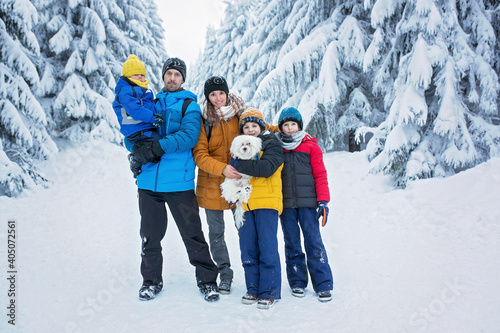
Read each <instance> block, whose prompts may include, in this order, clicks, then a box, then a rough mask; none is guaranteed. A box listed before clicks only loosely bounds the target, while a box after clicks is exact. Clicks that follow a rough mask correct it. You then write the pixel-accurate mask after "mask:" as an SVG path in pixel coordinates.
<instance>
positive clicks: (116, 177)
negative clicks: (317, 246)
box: [0, 142, 500, 332]
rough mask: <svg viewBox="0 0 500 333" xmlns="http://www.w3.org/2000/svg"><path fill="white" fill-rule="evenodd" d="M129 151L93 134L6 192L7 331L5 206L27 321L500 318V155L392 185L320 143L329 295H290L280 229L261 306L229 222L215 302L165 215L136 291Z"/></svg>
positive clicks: (206, 327)
mask: <svg viewBox="0 0 500 333" xmlns="http://www.w3.org/2000/svg"><path fill="white" fill-rule="evenodd" d="M126 154H127V153H126V151H125V150H124V149H123V148H121V147H117V146H113V145H110V144H106V143H97V142H94V143H92V144H87V145H86V146H82V147H80V148H79V149H69V150H66V151H65V152H62V153H61V154H59V156H58V159H57V160H56V161H53V162H50V163H46V165H44V166H43V170H44V172H45V173H46V175H47V176H48V177H49V178H51V179H52V180H53V181H54V184H52V185H51V186H50V187H49V188H48V189H37V190H36V191H33V192H31V193H27V194H26V195H25V196H24V197H22V198H18V199H9V198H6V197H1V198H0V221H1V225H2V228H1V230H0V239H1V244H2V245H1V247H0V260H1V262H2V263H3V264H2V265H1V273H0V276H2V278H1V281H0V295H1V296H0V305H1V308H2V309H4V310H3V314H2V316H1V318H3V319H2V320H1V323H0V331H1V332H6V331H11V330H13V329H14V328H13V327H12V326H11V325H9V324H8V323H7V321H8V320H9V318H8V317H7V316H6V314H7V313H8V310H7V306H8V304H9V303H8V302H9V298H8V297H7V290H8V289H9V286H8V280H7V279H6V278H5V275H6V274H7V273H6V272H7V271H8V268H7V245H6V239H7V236H6V235H7V221H8V220H9V219H15V220H16V221H17V226H16V228H17V238H16V242H17V258H16V259H17V263H18V267H17V270H18V276H17V278H18V280H17V286H16V289H17V293H18V298H17V303H16V305H17V309H16V310H17V318H16V326H15V329H17V331H19V332H142V331H144V332H304V331H306V330H307V331H308V332H498V331H499V330H500V316H499V315H498V309H500V287H499V281H500V237H499V236H500V235H499V224H500V205H499V204H498V202H499V198H500V159H499V158H494V159H492V160H490V161H488V162H486V163H483V164H481V165H479V166H477V167H475V168H474V169H471V170H468V171H465V172H462V173H460V174H458V175H455V176H453V177H449V178H446V179H431V180H424V181H418V182H416V183H413V184H411V185H410V186H409V187H408V188H407V189H405V190H394V189H392V188H391V187H390V185H389V184H388V180H387V178H385V177H384V176H382V175H372V174H368V173H367V171H368V170H369V166H368V162H367V161H366V158H365V157H364V153H354V154H351V153H346V152H337V153H330V154H326V155H325V163H326V165H327V168H328V172H329V180H330V188H331V192H332V195H333V199H332V203H331V205H330V212H331V214H330V218H329V222H328V224H327V225H326V227H325V228H322V233H323V240H324V243H325V245H326V248H327V251H328V255H329V260H330V262H331V265H332V270H333V273H334V279H335V289H334V293H333V295H334V298H333V300H332V301H331V302H329V303H324V304H323V303H320V302H318V301H317V298H316V296H315V294H314V293H313V292H312V288H308V289H307V291H308V293H307V295H306V297H305V298H303V299H298V298H295V297H293V296H291V294H290V292H289V289H288V285H287V283H286V277H285V272H284V256H283V242H282V240H281V239H282V234H281V230H279V234H278V236H279V238H280V255H281V261H282V270H283V273H282V274H283V286H282V300H281V301H280V302H279V303H278V304H277V305H276V306H275V307H274V308H272V309H271V310H267V311H266V310H259V309H257V308H256V307H255V306H248V305H243V304H241V302H240V299H241V296H242V295H243V294H244V293H245V287H244V278H243V269H242V267H241V262H240V259H239V248H238V236H237V232H236V230H235V228H234V226H233V225H232V223H228V225H227V226H226V232H227V234H226V239H227V242H228V247H229V250H230V255H231V259H232V263H233V268H234V271H235V280H234V285H233V291H232V293H231V294H230V295H228V296H221V300H220V301H219V302H216V303H207V302H205V301H204V300H203V298H202V296H201V294H200V292H199V291H198V289H197V287H196V283H195V279H194V269H193V267H192V266H190V265H189V263H188V259H187V255H186V252H185V249H184V246H183V244H182V242H181V239H180V236H179V233H178V231H177V228H176V227H175V224H174V223H172V218H171V216H169V219H170V220H169V222H170V223H169V227H168V230H167V235H166V237H165V239H164V241H163V253H164V257H165V262H164V272H163V273H164V282H165V288H164V290H163V291H162V293H161V294H160V295H159V296H158V297H157V298H156V299H155V300H153V301H149V302H141V301H139V300H138V298H137V292H138V289H139V287H140V284H141V276H140V273H139V263H140V255H139V252H140V238H139V213H138V209H137V198H136V188H135V184H134V181H133V178H132V175H131V173H130V171H129V169H128V163H127V159H126ZM201 217H202V221H203V223H204V224H206V223H205V215H204V212H203V211H201ZM226 221H231V218H230V216H229V214H228V215H227V220H226ZM204 230H207V228H206V225H204ZM206 235H207V233H206Z"/></svg>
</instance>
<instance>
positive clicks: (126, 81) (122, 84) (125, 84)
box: [115, 76, 139, 94]
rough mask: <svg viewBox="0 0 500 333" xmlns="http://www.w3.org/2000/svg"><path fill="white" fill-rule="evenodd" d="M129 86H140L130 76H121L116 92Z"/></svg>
mask: <svg viewBox="0 0 500 333" xmlns="http://www.w3.org/2000/svg"><path fill="white" fill-rule="evenodd" d="M128 86H136V87H139V86H138V85H137V84H135V83H134V82H132V81H130V80H129V79H128V78H126V77H125V76H120V78H119V79H118V82H116V87H115V94H116V93H117V92H118V90H120V89H121V88H123V87H128Z"/></svg>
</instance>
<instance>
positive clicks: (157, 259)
mask: <svg viewBox="0 0 500 333" xmlns="http://www.w3.org/2000/svg"><path fill="white" fill-rule="evenodd" d="M138 192H139V212H140V214H141V230H140V235H141V239H142V252H141V257H142V262H141V274H142V277H143V282H144V283H147V284H158V283H159V282H163V280H162V268H163V257H162V253H161V250H162V248H161V244H160V243H161V240H162V239H163V237H164V236H165V232H166V231H167V209H166V207H165V203H167V204H168V207H169V209H170V212H171V213H172V216H173V218H174V221H175V223H176V224H177V228H178V229H179V233H180V235H181V237H182V241H183V242H184V245H185V246H186V250H187V253H188V257H189V262H190V263H191V265H193V266H194V267H195V275H196V282H197V284H198V287H201V286H203V285H204V284H207V283H214V284H215V283H217V282H216V281H217V274H218V269H217V266H216V265H215V263H214V262H213V261H212V258H211V257H210V252H209V249H208V245H207V242H206V241H205V237H204V235H203V231H202V229H201V220H200V215H199V207H198V202H197V201H196V196H195V194H194V191H193V190H188V191H181V192H153V191H149V190H142V189H139V191H138Z"/></svg>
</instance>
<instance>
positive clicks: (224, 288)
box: [219, 280, 231, 295]
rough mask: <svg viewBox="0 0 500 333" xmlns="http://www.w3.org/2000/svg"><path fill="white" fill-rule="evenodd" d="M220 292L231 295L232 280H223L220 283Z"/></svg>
mask: <svg viewBox="0 0 500 333" xmlns="http://www.w3.org/2000/svg"><path fill="white" fill-rule="evenodd" d="M219 293H220V294H221V295H229V293H231V281H229V280H222V281H221V282H220V283H219Z"/></svg>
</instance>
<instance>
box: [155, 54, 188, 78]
mask: <svg viewBox="0 0 500 333" xmlns="http://www.w3.org/2000/svg"><path fill="white" fill-rule="evenodd" d="M169 69H176V70H178V71H179V72H180V73H181V75H182V79H183V80H184V82H186V72H187V68H186V63H185V62H184V61H183V60H181V59H179V58H168V59H167V61H165V63H164V64H163V69H162V71H161V78H162V80H163V78H164V77H165V72H166V71H168V70H169Z"/></svg>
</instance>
